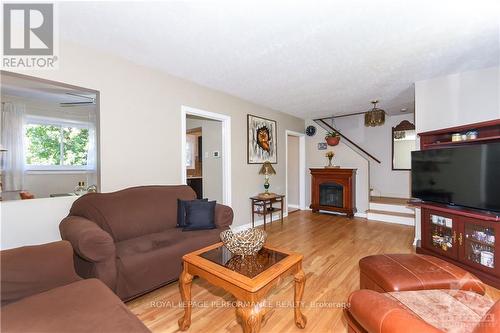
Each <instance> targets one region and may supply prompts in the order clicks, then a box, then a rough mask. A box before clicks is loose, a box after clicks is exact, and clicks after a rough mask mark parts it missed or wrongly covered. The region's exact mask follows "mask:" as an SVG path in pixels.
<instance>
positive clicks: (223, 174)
mask: <svg viewBox="0 0 500 333" xmlns="http://www.w3.org/2000/svg"><path fill="white" fill-rule="evenodd" d="M230 135H231V118H230V117H229V116H226V115H222V114H218V113H213V112H209V111H205V110H200V109H195V108H191V107H187V106H182V108H181V147H182V148H181V180H182V183H183V184H187V185H190V186H191V187H192V188H193V190H194V191H195V192H196V194H197V197H198V198H200V199H201V198H208V199H209V200H216V201H217V202H219V203H223V204H225V205H230V204H231V156H230V154H231V153H230V152H231V147H230V144H231V140H230Z"/></svg>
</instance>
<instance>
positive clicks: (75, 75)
mask: <svg viewBox="0 0 500 333" xmlns="http://www.w3.org/2000/svg"><path fill="white" fill-rule="evenodd" d="M60 48H61V50H60V64H59V69H58V70H45V71H23V72H22V73H23V74H28V75H34V76H38V77H42V78H46V79H50V80H55V81H60V82H65V83H69V84H73V85H77V86H82V87H86V88H90V89H96V90H99V91H100V93H101V95H100V117H101V119H100V120H101V122H100V125H101V126H100V131H101V188H102V190H103V191H105V192H107V191H114V190H118V189H122V188H125V187H128V186H135V185H144V184H179V183H180V182H181V172H184V170H181V162H180V161H181V160H180V158H181V157H180V156H181V142H180V140H181V106H182V105H186V106H190V107H194V108H198V109H202V110H206V111H211V112H217V113H222V114H225V115H228V116H230V117H231V130H232V132H231V149H232V151H231V153H232V164H231V165H232V178H233V179H232V184H233V186H232V206H233V209H234V211H235V218H234V226H237V225H242V224H246V223H249V222H250V221H251V219H250V202H249V199H248V198H249V197H250V196H252V195H254V194H256V193H259V192H262V183H263V177H262V176H260V175H259V174H258V172H259V168H260V165H249V164H247V152H246V147H247V142H246V132H247V130H246V128H247V120H246V115H247V114H248V113H250V114H254V115H259V116H262V117H265V118H270V119H273V120H276V121H277V126H278V164H277V165H275V169H276V172H277V175H276V176H274V177H273V178H272V183H271V190H272V191H273V192H278V193H284V191H285V167H286V166H285V165H286V164H285V160H284V159H285V142H286V141H285V140H286V134H285V130H292V131H297V132H303V131H304V120H302V119H299V118H295V117H292V116H289V115H286V114H284V113H281V112H277V111H273V110H270V109H268V108H265V107H262V106H259V105H256V104H253V103H250V102H247V101H244V100H242V99H240V98H237V97H233V96H230V95H227V94H224V93H221V92H219V91H215V90H211V89H208V88H205V87H202V86H199V85H197V84H194V83H192V82H189V81H186V80H182V79H179V78H176V77H173V76H170V75H168V74H165V73H162V72H159V71H157V70H154V69H149V68H146V67H144V66H139V65H136V64H134V63H131V62H129V61H126V60H124V59H122V58H119V57H115V56H112V55H109V54H105V53H101V52H98V51H95V50H92V49H88V48H83V47H80V46H78V45H75V44H73V43H69V42H66V41H61V44H60ZM53 200H55V201H54V205H56V204H57V203H56V201H57V200H56V199H53ZM2 205H4V206H3V207H2V208H3V209H2V215H4V214H3V212H4V211H5V210H7V209H11V208H13V206H12V207H7V205H6V204H2ZM16 207H19V206H16ZM32 212H33V215H34V216H36V214H37V210H36V209H33V210H32ZM44 213H46V212H44ZM6 216H8V217H9V219H11V218H13V219H14V220H10V221H2V228H3V227H4V224H5V223H23V224H26V225H28V224H32V223H36V222H37V221H36V219H35V218H34V219H31V220H29V219H28V220H24V221H16V220H15V214H9V215H6ZM55 218H57V217H55ZM2 220H5V219H2ZM11 236H12V237H27V236H26V235H23V234H18V235H11ZM25 240H26V243H30V241H29V237H28V238H25ZM47 241H49V240H47Z"/></svg>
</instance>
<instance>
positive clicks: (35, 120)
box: [25, 115, 93, 128]
mask: <svg viewBox="0 0 500 333" xmlns="http://www.w3.org/2000/svg"><path fill="white" fill-rule="evenodd" d="M25 123H26V125H53V126H61V127H63V126H68V127H76V128H89V127H90V126H92V125H93V123H91V122H90V121H84V120H72V119H64V118H54V117H45V116H37V115H26V122H25Z"/></svg>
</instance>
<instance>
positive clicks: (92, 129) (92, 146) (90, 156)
mask: <svg viewBox="0 0 500 333" xmlns="http://www.w3.org/2000/svg"><path fill="white" fill-rule="evenodd" d="M96 118H97V117H96V114H95V112H89V123H90V124H89V143H88V145H89V146H88V150H87V170H89V171H96V170H97V165H96V164H97V146H96V145H97V142H96V141H97V140H96V139H97V133H96V123H97V120H96Z"/></svg>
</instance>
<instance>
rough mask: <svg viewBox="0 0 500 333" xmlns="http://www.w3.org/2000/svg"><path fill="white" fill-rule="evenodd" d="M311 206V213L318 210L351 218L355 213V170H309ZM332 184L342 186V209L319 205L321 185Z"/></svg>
mask: <svg viewBox="0 0 500 333" xmlns="http://www.w3.org/2000/svg"><path fill="white" fill-rule="evenodd" d="M309 170H310V172H311V176H312V181H311V205H310V206H309V207H310V208H311V209H312V211H313V212H316V213H317V212H319V211H320V210H324V211H330V212H337V213H344V214H346V215H347V216H348V217H353V216H354V213H356V211H357V210H356V170H357V169H344V168H311V169H309ZM328 182H334V183H337V184H340V185H342V186H343V200H342V201H343V207H333V206H323V205H321V203H320V191H319V187H320V185H321V184H324V183H328Z"/></svg>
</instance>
